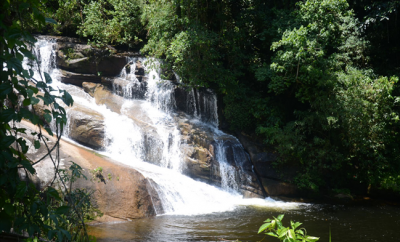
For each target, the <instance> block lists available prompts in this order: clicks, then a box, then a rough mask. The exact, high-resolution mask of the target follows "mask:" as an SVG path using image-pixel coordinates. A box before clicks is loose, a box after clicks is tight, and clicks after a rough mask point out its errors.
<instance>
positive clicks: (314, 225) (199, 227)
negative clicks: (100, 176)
mask: <svg viewBox="0 0 400 242" xmlns="http://www.w3.org/2000/svg"><path fill="white" fill-rule="evenodd" d="M279 214H285V217H284V219H283V222H284V225H286V226H289V221H290V220H293V221H300V222H302V223H303V225H302V226H301V227H304V228H306V230H307V233H308V234H309V235H313V236H318V237H320V238H321V239H320V240H319V241H321V242H323V241H329V228H330V229H331V234H332V236H331V237H332V241H333V242H336V241H340V242H346V241H349V242H366V241H371V242H372V241H379V242H381V241H399V240H400V239H399V235H398V234H399V233H398V231H399V229H400V207H397V206H392V205H373V206H368V205H362V206H360V205H327V204H300V205H298V206H297V207H296V208H291V209H288V208H279V207H275V208H271V207H260V206H238V207H237V208H236V209H235V210H233V211H229V212H221V213H211V214H205V215H195V216H182V215H163V216H157V217H153V218H144V219H137V220H133V221H131V222H125V223H114V224H100V225H94V226H90V227H89V233H90V234H92V235H95V236H96V237H97V241H99V242H101V241H226V240H239V241H261V240H263V241H264V242H269V241H271V242H273V241H278V240H277V239H275V238H272V237H266V238H265V239H263V238H264V236H263V235H258V234H257V231H258V228H259V227H260V226H261V224H262V223H263V221H264V220H265V219H267V218H272V216H278V215H279Z"/></svg>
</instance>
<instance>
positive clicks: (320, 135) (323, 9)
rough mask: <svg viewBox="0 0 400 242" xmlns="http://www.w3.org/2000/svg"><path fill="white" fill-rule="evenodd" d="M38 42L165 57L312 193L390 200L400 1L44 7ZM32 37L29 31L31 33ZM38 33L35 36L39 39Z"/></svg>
mask: <svg viewBox="0 0 400 242" xmlns="http://www.w3.org/2000/svg"><path fill="white" fill-rule="evenodd" d="M41 7H42V8H43V9H42V10H43V11H44V12H45V13H46V15H47V17H49V18H52V19H54V20H56V21H57V23H58V25H48V26H47V27H46V28H45V30H42V31H41V32H40V33H48V34H60V35H69V36H79V37H81V38H84V39H87V40H88V41H89V42H90V43H92V44H93V45H96V46H98V47H102V48H107V46H108V45H115V46H119V47H121V48H128V49H132V50H140V51H141V52H142V53H143V54H146V55H149V56H154V57H157V58H161V59H163V60H164V63H165V65H166V67H168V68H170V69H172V70H173V71H174V72H175V73H177V74H178V75H179V76H180V78H181V80H182V83H183V84H185V85H189V86H193V87H210V88H213V89H214V90H216V91H217V93H218V95H219V100H220V104H219V106H220V108H221V110H222V112H221V113H222V114H223V115H221V119H222V120H221V121H222V122H220V123H221V128H224V129H226V130H229V131H230V132H233V133H234V132H246V133H248V134H250V135H254V136H257V137H259V138H261V139H262V140H263V141H264V143H265V147H266V150H269V151H272V152H275V153H276V154H278V160H277V162H276V166H277V167H280V166H281V167H285V166H287V165H290V166H294V167H298V168H299V169H298V174H297V177H296V179H295V180H294V181H292V182H296V184H297V185H298V186H300V187H303V188H306V189H312V190H319V189H325V188H343V187H349V186H353V185H354V186H353V187H360V186H361V187H362V188H366V187H368V186H369V185H370V184H372V185H375V186H378V187H379V186H381V187H386V188H388V187H390V188H392V189H395V190H397V191H399V190H400V187H399V185H398V184H399V180H400V177H399V175H400V174H399V171H400V142H399V141H400V135H399V131H400V130H399V127H400V126H399V111H400V98H399V96H400V88H399V82H398V77H399V76H400V48H399V43H400V28H399V23H398V12H399V10H400V1H388V0H381V1H372V0H351V1H346V0H303V1H295V0H282V1H264V0H223V1H216V0H196V1H186V0H146V1H144V0H48V1H42V5H41ZM32 31H36V30H35V28H34V27H32ZM36 32H37V31H36Z"/></svg>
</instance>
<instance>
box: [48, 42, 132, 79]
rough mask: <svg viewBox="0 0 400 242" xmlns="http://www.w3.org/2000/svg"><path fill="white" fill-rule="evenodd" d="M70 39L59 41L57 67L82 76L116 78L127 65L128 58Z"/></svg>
mask: <svg viewBox="0 0 400 242" xmlns="http://www.w3.org/2000/svg"><path fill="white" fill-rule="evenodd" d="M62 41H63V42H62ZM68 41H71V40H70V39H63V40H59V41H58V50H57V56H56V58H57V59H56V61H57V67H58V68H60V69H62V70H66V71H70V72H75V73H80V74H92V75H96V76H100V75H101V76H116V75H118V74H119V72H120V71H121V69H122V68H123V67H124V66H125V65H126V64H127V58H126V57H124V56H121V55H117V54H113V53H112V51H110V50H107V49H97V48H94V47H92V46H89V45H85V44H79V43H74V42H68Z"/></svg>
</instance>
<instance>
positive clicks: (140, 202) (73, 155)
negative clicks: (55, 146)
mask: <svg viewBox="0 0 400 242" xmlns="http://www.w3.org/2000/svg"><path fill="white" fill-rule="evenodd" d="M21 127H23V128H27V129H28V130H33V129H34V126H33V125H32V124H30V123H27V122H22V123H21ZM28 133H29V132H28ZM47 137H48V138H49V139H50V141H51V142H54V138H53V137H50V136H47ZM25 139H26V140H28V144H29V143H33V142H32V141H33V140H32V139H33V137H30V136H26V137H25ZM45 152H46V149H45V148H44V145H43V144H42V146H41V148H40V149H39V150H37V151H36V150H35V149H34V148H33V149H30V151H29V152H28V157H29V158H30V159H32V160H37V159H38V158H40V157H42V156H43V155H44V154H45ZM60 158H61V159H60V160H61V163H60V168H62V169H68V168H69V166H70V165H71V162H70V161H73V162H75V163H77V164H78V165H80V166H81V167H82V168H83V169H84V174H85V176H86V177H88V180H85V179H78V181H76V182H75V183H73V188H84V189H87V190H88V191H93V192H94V193H93V195H92V199H93V201H92V202H93V204H94V205H95V206H96V207H97V208H98V209H100V211H101V212H102V213H104V216H103V217H101V218H98V220H99V221H101V222H109V221H124V220H129V219H135V218H143V217H149V216H154V215H155V214H156V210H155V209H160V205H159V198H158V195H157V193H156V192H154V191H153V190H152V187H151V186H150V181H149V180H148V179H146V178H145V177H143V175H142V174H140V173H139V172H138V171H136V170H135V169H133V168H130V167H126V166H123V165H121V164H118V163H115V162H113V161H112V160H110V159H108V158H106V157H101V156H100V155H98V154H96V153H94V152H92V151H89V150H86V149H83V148H80V147H77V146H75V145H73V144H71V143H68V142H65V141H63V140H61V142H60ZM98 167H102V176H103V177H104V179H103V181H100V180H98V179H93V174H92V173H90V172H89V171H91V170H93V169H96V168H98ZM34 168H35V169H36V175H35V176H34V177H32V178H31V180H34V181H36V186H37V187H38V188H39V189H43V188H44V187H46V186H48V185H50V183H51V181H52V180H53V178H54V166H53V163H52V161H51V160H50V158H45V159H44V160H43V161H41V162H40V163H38V164H36V165H35V166H34ZM90 178H92V179H90ZM56 184H57V182H56V183H54V185H56ZM153 201H155V206H154V205H153Z"/></svg>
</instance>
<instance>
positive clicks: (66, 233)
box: [60, 229, 71, 240]
mask: <svg viewBox="0 0 400 242" xmlns="http://www.w3.org/2000/svg"><path fill="white" fill-rule="evenodd" d="M60 231H61V232H62V233H63V234H64V235H65V237H67V239H68V240H71V234H70V233H69V232H68V231H66V230H65V229H60Z"/></svg>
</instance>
